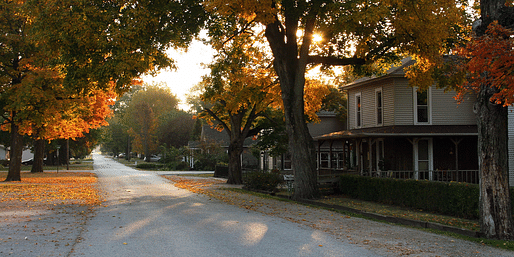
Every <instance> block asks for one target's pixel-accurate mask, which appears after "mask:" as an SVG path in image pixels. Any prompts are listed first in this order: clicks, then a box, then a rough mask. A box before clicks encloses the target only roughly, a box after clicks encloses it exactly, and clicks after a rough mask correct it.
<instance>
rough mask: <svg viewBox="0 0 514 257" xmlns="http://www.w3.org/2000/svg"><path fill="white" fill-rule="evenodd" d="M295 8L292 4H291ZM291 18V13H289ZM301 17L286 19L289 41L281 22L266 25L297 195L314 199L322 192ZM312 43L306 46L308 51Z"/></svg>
mask: <svg viewBox="0 0 514 257" xmlns="http://www.w3.org/2000/svg"><path fill="white" fill-rule="evenodd" d="M290 8H291V7H290ZM286 18H287V17H286ZM297 24H298V21H297V20H295V19H294V15H292V16H291V18H289V19H286V27H287V31H286V32H285V35H286V36H287V42H285V41H284V31H283V28H282V26H281V24H280V22H278V21H276V22H275V23H273V24H269V25H267V27H266V38H267V39H268V42H269V44H270V47H271V49H272V51H273V56H274V57H275V60H274V62H273V65H274V68H275V71H276V72H277V75H278V77H279V81H280V87H281V91H282V101H283V102H284V115H285V122H286V131H287V134H288V136H289V152H290V153H291V161H292V168H293V172H294V176H295V182H294V186H295V191H294V195H293V199H312V198H316V197H318V195H319V192H318V187H317V175H316V148H315V147H314V141H313V139H312V136H311V135H310V133H309V130H308V128H307V122H306V120H305V113H304V97H303V96H304V87H305V69H306V58H307V57H308V56H307V53H303V54H300V55H301V56H300V57H301V58H298V46H297V45H296V30H297ZM305 47H306V48H308V46H304V48H302V50H303V51H305V50H306V49H305Z"/></svg>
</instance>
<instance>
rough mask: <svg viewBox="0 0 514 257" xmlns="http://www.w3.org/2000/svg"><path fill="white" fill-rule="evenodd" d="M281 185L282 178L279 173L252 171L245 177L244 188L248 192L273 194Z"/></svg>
mask: <svg viewBox="0 0 514 257" xmlns="http://www.w3.org/2000/svg"><path fill="white" fill-rule="evenodd" d="M281 183H284V178H283V176H282V175H280V173H276V172H266V171H253V172H249V173H248V174H247V175H246V179H245V181H244V186H245V188H247V189H250V190H263V191H268V192H274V191H276V190H277V186H278V185H279V184H281Z"/></svg>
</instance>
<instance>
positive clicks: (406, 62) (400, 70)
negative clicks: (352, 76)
mask: <svg viewBox="0 0 514 257" xmlns="http://www.w3.org/2000/svg"><path fill="white" fill-rule="evenodd" d="M415 62H416V61H414V60H413V59H412V58H411V57H408V58H404V59H402V60H401V63H402V64H401V65H400V66H394V65H391V68H389V69H388V70H387V71H386V72H385V75H381V76H378V77H377V76H371V77H363V78H360V79H357V80H355V81H354V82H352V83H349V84H347V85H344V86H342V87H341V88H342V89H350V88H354V87H358V86H360V85H363V84H367V83H369V82H373V81H378V80H383V79H387V78H392V77H395V78H404V77H405V68H407V67H409V66H411V65H413V64H414V63H415Z"/></svg>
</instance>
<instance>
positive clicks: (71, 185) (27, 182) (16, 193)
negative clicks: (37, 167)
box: [0, 172, 101, 205]
mask: <svg viewBox="0 0 514 257" xmlns="http://www.w3.org/2000/svg"><path fill="white" fill-rule="evenodd" d="M0 174H2V176H4V177H5V175H6V174H5V173H0ZM96 181H97V178H96V177H95V176H94V175H93V174H92V173H87V172H59V173H56V172H44V173H36V174H34V173H27V174H24V180H23V182H9V183H0V203H5V202H22V203H26V204H27V205H32V204H35V203H50V204H63V203H64V204H81V205H99V204H100V202H101V199H100V196H99V194H98V190H97V189H96V188H95V183H96Z"/></svg>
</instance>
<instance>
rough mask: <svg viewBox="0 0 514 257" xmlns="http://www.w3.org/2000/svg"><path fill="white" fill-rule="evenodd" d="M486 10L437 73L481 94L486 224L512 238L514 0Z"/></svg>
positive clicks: (494, 0)
mask: <svg viewBox="0 0 514 257" xmlns="http://www.w3.org/2000/svg"><path fill="white" fill-rule="evenodd" d="M480 11H481V18H480V19H479V20H477V21H476V22H475V23H474V25H473V35H472V37H471V38H470V40H469V42H468V43H467V45H466V46H465V47H462V48H459V49H457V51H456V52H455V53H456V54H457V55H456V56H452V57H451V58H449V60H448V63H447V65H445V67H444V68H443V69H441V70H442V71H443V72H441V74H442V75H443V76H440V77H439V75H441V74H438V76H437V77H438V78H439V80H440V81H441V82H442V83H443V84H444V85H447V86H450V87H451V88H452V89H455V90H457V92H458V93H459V94H458V98H460V99H462V96H463V95H464V94H465V93H468V92H473V93H474V94H475V95H476V96H477V100H476V103H475V113H476V118H477V126H478V156H479V160H478V162H479V164H480V167H479V168H480V208H479V209H480V230H481V233H482V234H483V235H484V236H486V237H488V238H499V239H504V240H512V239H514V227H513V220H512V209H511V199H510V193H509V167H508V158H509V157H508V146H507V142H508V135H507V132H508V129H507V126H508V116H507V106H509V105H512V104H513V103H514V31H513V29H514V5H513V3H512V1H505V0H482V1H480Z"/></svg>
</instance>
